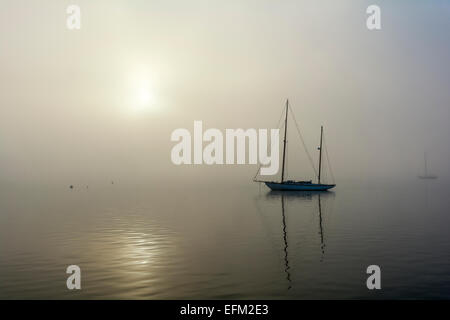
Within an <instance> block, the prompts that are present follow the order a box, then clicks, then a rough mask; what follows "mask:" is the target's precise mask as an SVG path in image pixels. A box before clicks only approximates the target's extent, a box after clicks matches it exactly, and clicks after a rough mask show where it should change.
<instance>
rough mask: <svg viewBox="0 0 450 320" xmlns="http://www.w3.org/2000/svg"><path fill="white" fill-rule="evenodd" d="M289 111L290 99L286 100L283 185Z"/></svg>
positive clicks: (282, 169) (282, 180)
mask: <svg viewBox="0 0 450 320" xmlns="http://www.w3.org/2000/svg"><path fill="white" fill-rule="evenodd" d="M288 110H289V99H287V100H286V117H285V119H284V140H283V166H282V168H281V183H283V182H284V164H285V161H286V138H287V137H286V135H287V120H288Z"/></svg>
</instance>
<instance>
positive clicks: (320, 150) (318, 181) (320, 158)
mask: <svg viewBox="0 0 450 320" xmlns="http://www.w3.org/2000/svg"><path fill="white" fill-rule="evenodd" d="M322 136H323V126H320V146H319V175H318V177H317V183H318V184H320V174H321V171H322V170H321V169H322Z"/></svg>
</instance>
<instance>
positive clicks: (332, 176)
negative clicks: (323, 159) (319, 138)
mask: <svg viewBox="0 0 450 320" xmlns="http://www.w3.org/2000/svg"><path fill="white" fill-rule="evenodd" d="M323 140H324V141H323V144H324V146H325V148H324V149H325V154H326V156H327V163H328V168H329V169H330V175H331V180H332V182H333V184H334V183H335V179H334V174H333V169H332V168H331V161H330V156H329V155H328V148H327V145H326V143H325V137H324V139H323Z"/></svg>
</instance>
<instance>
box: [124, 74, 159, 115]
mask: <svg viewBox="0 0 450 320" xmlns="http://www.w3.org/2000/svg"><path fill="white" fill-rule="evenodd" d="M153 78H154V75H153V74H152V73H151V72H149V70H147V69H146V68H143V67H141V68H138V69H137V71H135V72H133V73H131V75H130V80H129V84H128V88H129V89H128V97H129V98H128V103H127V107H128V110H130V111H132V112H133V113H144V112H150V111H154V110H156V109H157V101H156V96H155V89H154V88H155V84H154V82H155V81H154V79H153Z"/></svg>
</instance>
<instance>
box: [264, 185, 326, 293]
mask: <svg viewBox="0 0 450 320" xmlns="http://www.w3.org/2000/svg"><path fill="white" fill-rule="evenodd" d="M327 197H334V193H333V192H313V191H311V192H289V193H286V192H282V191H270V192H269V193H267V194H266V199H267V200H269V201H272V200H275V199H280V201H281V222H282V233H283V245H284V246H283V251H284V272H285V274H286V280H287V281H288V283H289V285H288V290H289V289H291V288H292V280H291V267H290V264H289V251H288V248H289V241H288V231H287V210H286V202H290V201H297V200H298V201H299V202H300V204H301V205H303V204H305V202H311V201H313V200H315V199H317V204H318V206H317V210H318V217H319V238H320V251H321V258H320V261H321V262H322V261H323V257H324V255H325V247H326V246H325V235H324V226H323V224H324V219H323V217H322V202H321V200H322V198H327ZM302 207H304V206H302Z"/></svg>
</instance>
